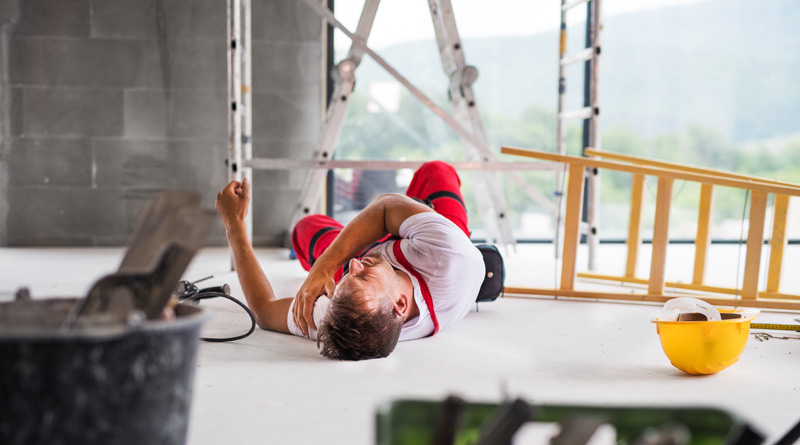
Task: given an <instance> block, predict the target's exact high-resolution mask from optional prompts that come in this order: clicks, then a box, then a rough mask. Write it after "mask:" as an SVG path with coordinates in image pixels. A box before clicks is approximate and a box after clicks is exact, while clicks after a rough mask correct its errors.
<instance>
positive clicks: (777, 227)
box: [767, 195, 789, 293]
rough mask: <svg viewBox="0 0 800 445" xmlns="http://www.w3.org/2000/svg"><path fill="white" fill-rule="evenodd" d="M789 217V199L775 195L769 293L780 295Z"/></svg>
mask: <svg viewBox="0 0 800 445" xmlns="http://www.w3.org/2000/svg"><path fill="white" fill-rule="evenodd" d="M788 215H789V197H788V196H786V195H775V217H774V218H773V219H774V221H773V223H772V238H771V239H770V240H769V272H768V273H767V292H772V293H779V292H780V286H781V271H782V268H783V251H784V250H785V249H786V242H787V240H788V239H787V237H786V218H787V217H788Z"/></svg>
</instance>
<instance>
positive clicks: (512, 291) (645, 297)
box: [504, 287, 800, 311]
mask: <svg viewBox="0 0 800 445" xmlns="http://www.w3.org/2000/svg"><path fill="white" fill-rule="evenodd" d="M524 295H541V296H549V297H571V298H586V299H590V300H621V301H642V302H652V303H664V302H666V301H668V300H671V299H673V298H676V297H677V296H671V295H659V294H649V293H648V294H630V293H615V292H590V291H577V290H565V289H541V288H531V287H506V288H505V294H504V296H505V297H506V298H529V297H524ZM697 297H698V298H702V299H703V300H704V301H706V302H708V303H710V304H713V305H714V306H723V307H725V306H727V307H755V308H762V309H781V310H790V311H800V301H797V302H796V301H775V300H737V299H734V298H713V297H707V296H704V295H697Z"/></svg>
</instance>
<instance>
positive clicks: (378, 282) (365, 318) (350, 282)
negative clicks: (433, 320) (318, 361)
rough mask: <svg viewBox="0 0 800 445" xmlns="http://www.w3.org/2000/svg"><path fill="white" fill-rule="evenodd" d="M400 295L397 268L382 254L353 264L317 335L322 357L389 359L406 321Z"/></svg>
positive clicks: (335, 294)
mask: <svg viewBox="0 0 800 445" xmlns="http://www.w3.org/2000/svg"><path fill="white" fill-rule="evenodd" d="M401 293H402V291H401V289H400V282H399V278H398V276H397V274H396V272H395V270H394V268H392V266H391V264H389V262H388V261H387V260H386V258H385V257H383V255H381V254H380V253H374V254H373V253H371V254H369V255H367V256H365V257H364V258H363V259H362V260H360V261H359V260H356V259H353V260H351V261H350V270H349V272H348V274H347V275H345V276H344V277H343V278H342V280H341V281H339V283H338V284H337V285H336V290H335V291H334V293H333V298H332V299H331V306H330V308H329V309H328V313H327V315H326V316H325V318H324V319H323V320H322V323H321V325H320V328H319V331H318V333H317V345H319V344H320V343H322V351H321V352H322V355H324V356H325V357H329V358H334V359H339V360H364V359H370V358H379V357H386V356H388V355H389V354H390V353H391V352H392V351H393V350H394V348H395V346H396V345H397V339H398V338H399V337H400V330H401V329H402V327H403V322H404V321H405V317H404V314H405V311H404V308H405V304H407V303H406V302H405V300H404V298H403V296H402V295H401Z"/></svg>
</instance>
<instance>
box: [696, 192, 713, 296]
mask: <svg viewBox="0 0 800 445" xmlns="http://www.w3.org/2000/svg"><path fill="white" fill-rule="evenodd" d="M713 202H714V186H713V185H711V184H702V185H701V186H700V207H699V209H698V211H697V236H696V237H695V239H694V247H695V249H694V275H693V276H692V283H693V284H703V280H704V279H705V274H706V252H707V251H708V246H709V245H711V237H710V236H709V231H710V230H711V210H712V208H713Z"/></svg>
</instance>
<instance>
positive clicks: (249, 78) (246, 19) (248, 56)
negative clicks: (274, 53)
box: [239, 0, 255, 243]
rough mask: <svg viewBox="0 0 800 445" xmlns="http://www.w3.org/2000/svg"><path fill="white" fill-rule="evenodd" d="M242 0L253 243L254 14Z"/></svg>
mask: <svg viewBox="0 0 800 445" xmlns="http://www.w3.org/2000/svg"><path fill="white" fill-rule="evenodd" d="M241 2H242V22H243V23H242V25H243V29H244V33H243V40H242V44H243V45H242V47H243V48H242V73H243V74H244V82H243V85H242V87H241V92H242V115H243V116H242V117H243V118H244V122H243V126H244V130H243V131H242V136H241V141H242V155H243V159H244V162H242V163H240V166H239V167H240V170H241V171H242V176H243V177H244V178H247V180H248V181H250V208H249V209H248V211H247V217H246V218H245V227H246V228H247V238H248V239H249V240H250V242H251V243H252V242H253V241H252V240H253V199H252V198H253V193H254V192H255V189H254V188H253V169H252V168H251V167H248V166H247V161H249V160H250V159H253V70H252V67H253V63H252V60H253V59H252V57H253V49H252V46H251V44H252V41H253V39H252V37H253V33H252V29H253V27H252V14H251V10H252V8H251V2H250V0H241Z"/></svg>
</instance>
